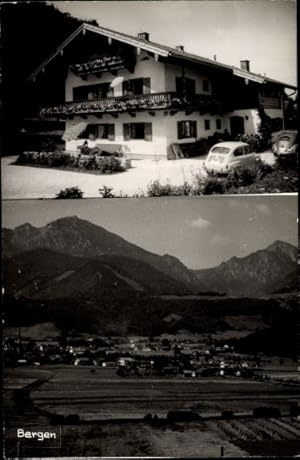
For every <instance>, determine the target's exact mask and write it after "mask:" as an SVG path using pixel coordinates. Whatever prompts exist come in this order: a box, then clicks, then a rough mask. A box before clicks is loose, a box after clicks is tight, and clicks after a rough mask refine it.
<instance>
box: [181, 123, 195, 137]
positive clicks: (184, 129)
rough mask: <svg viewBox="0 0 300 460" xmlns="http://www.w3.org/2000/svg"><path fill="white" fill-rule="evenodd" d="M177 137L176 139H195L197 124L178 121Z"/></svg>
mask: <svg viewBox="0 0 300 460" xmlns="http://www.w3.org/2000/svg"><path fill="white" fill-rule="evenodd" d="M177 137H178V139H184V138H188V137H197V122H196V121H191V120H185V121H178V122H177Z"/></svg>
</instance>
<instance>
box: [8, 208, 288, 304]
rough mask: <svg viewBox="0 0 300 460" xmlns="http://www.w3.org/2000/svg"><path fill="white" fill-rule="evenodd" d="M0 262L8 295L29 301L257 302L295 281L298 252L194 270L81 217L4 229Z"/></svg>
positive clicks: (284, 250) (261, 253) (271, 250)
mask: <svg viewBox="0 0 300 460" xmlns="http://www.w3.org/2000/svg"><path fill="white" fill-rule="evenodd" d="M3 254H4V281H5V288H6V290H7V291H8V292H10V293H13V294H14V295H18V296H25V297H28V296H29V297H30V298H37V297H39V298H44V297H46V298H47V297H49V296H50V295H51V296H52V297H53V296H54V297H57V298H58V297H69V296H75V295H84V294H86V295H88V296H89V297H93V295H95V296H96V297H98V296H101V295H103V292H106V293H107V294H108V293H109V292H111V293H112V295H113V293H114V292H117V293H118V295H121V294H122V295H123V294H125V293H126V294H127V295H128V294H129V293H132V294H133V293H139V292H144V293H147V294H150V295H151V294H152V295H161V294H176V295H188V294H203V293H207V292H210V293H216V294H217V293H219V294H220V293H221V294H226V295H229V296H240V297H241V296H242V297H243V296H249V297H251V296H252V297H257V296H264V295H268V294H271V293H273V292H274V291H278V290H283V291H284V290H285V289H286V288H288V286H289V285H292V284H293V283H295V280H296V273H297V248H296V247H294V246H292V245H291V244H289V243H286V242H283V241H275V242H274V243H273V244H271V245H270V246H268V247H267V248H265V249H262V250H258V251H256V252H254V253H252V254H250V255H248V256H246V257H242V258H238V257H232V258H231V259H229V260H228V261H226V262H222V263H221V264H220V265H219V266H217V267H214V268H209V269H202V270H190V269H189V268H188V267H186V266H185V265H184V264H183V263H182V262H181V261H180V260H179V259H177V258H176V257H173V256H171V255H168V254H166V255H163V256H160V255H157V254H154V253H152V252H149V251H146V250H145V249H142V248H141V247H139V246H137V245H135V244H132V243H130V242H128V241H126V240H125V239H123V238H121V237H120V236H118V235H116V234H114V233H112V232H109V231H107V230H105V229H104V228H102V227H99V226H97V225H95V224H92V223H91V222H88V221H86V220H82V219H79V218H78V217H64V218H61V219H58V220H56V221H54V222H51V223H50V224H47V225H45V226H44V227H41V228H37V227H34V226H32V225H31V224H28V223H26V224H23V225H20V226H18V227H16V228H15V229H14V230H12V229H3ZM93 293H94V294H93Z"/></svg>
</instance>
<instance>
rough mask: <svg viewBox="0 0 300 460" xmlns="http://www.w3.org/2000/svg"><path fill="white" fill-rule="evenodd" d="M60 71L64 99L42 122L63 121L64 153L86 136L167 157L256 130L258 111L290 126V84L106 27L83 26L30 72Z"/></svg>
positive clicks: (134, 152) (138, 153) (45, 110)
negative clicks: (175, 148) (187, 146)
mask: <svg viewBox="0 0 300 460" xmlns="http://www.w3.org/2000/svg"><path fill="white" fill-rule="evenodd" d="M57 72H58V73H59V75H60V76H61V77H60V78H65V94H64V96H63V94H62V93H60V94H59V95H58V94H57V95H55V88H51V90H50V88H49V90H50V91H49V94H51V95H52V96H51V97H52V98H51V100H48V101H47V102H48V105H47V104H46V105H45V106H44V107H42V108H41V111H40V115H41V117H43V118H44V119H51V118H54V119H57V120H58V119H59V120H65V134H64V139H65V141H66V143H65V148H66V150H67V151H70V152H76V151H77V152H78V147H79V146H80V145H82V143H83V139H85V138H86V139H89V142H94V144H97V145H98V144H99V145H100V146H102V147H103V146H107V149H109V145H111V147H112V148H113V149H114V148H116V146H119V147H120V148H121V150H122V151H123V152H124V153H125V154H126V155H127V156H128V157H132V158H141V157H142V158H167V156H168V152H169V150H170V146H171V145H172V144H173V143H188V142H189V143H192V142H194V141H195V140H197V139H200V138H207V137H209V136H212V135H214V134H215V133H220V136H221V135H222V134H223V133H224V131H225V130H227V131H228V132H229V133H230V134H231V135H232V136H236V135H237V134H244V133H245V134H253V133H256V132H257V129H258V126H259V123H260V117H259V114H258V108H259V107H263V109H264V110H265V113H266V114H267V115H269V116H270V117H271V118H272V120H273V121H274V130H276V129H280V128H282V127H284V102H285V100H286V98H287V95H286V94H285V92H284V90H285V89H290V90H295V89H296V88H295V87H293V86H292V85H289V84H285V83H282V82H279V81H276V80H273V79H271V78H267V77H266V76H262V75H257V74H254V73H252V72H251V71H250V63H249V61H247V60H244V61H241V67H240V68H237V67H233V66H229V65H225V64H221V63H219V62H217V61H216V60H211V59H207V58H203V57H200V56H196V55H193V54H190V53H187V52H186V51H185V50H184V48H183V47H182V46H177V47H176V48H170V47H167V46H163V45H159V44H156V43H153V42H152V41H150V37H149V34H148V33H146V32H145V33H139V34H138V36H137V37H133V36H129V35H127V34H124V33H120V32H115V31H112V30H109V29H106V28H103V27H96V26H93V25H89V24H82V25H81V26H80V27H79V28H78V29H77V30H76V31H75V32H74V33H73V34H72V35H71V36H70V37H69V38H68V39H67V40H65V42H64V43H62V44H61V46H60V47H59V48H58V49H57V50H56V51H55V52H54V53H53V54H52V55H51V56H49V57H48V58H47V59H46V60H45V61H44V62H43V63H42V64H41V65H40V66H39V67H38V68H37V69H36V70H35V71H34V72H33V74H32V75H31V81H33V82H35V84H37V83H38V80H39V79H43V78H45V75H46V74H48V78H49V75H50V78H51V74H52V75H53V78H54V76H56V77H57Z"/></svg>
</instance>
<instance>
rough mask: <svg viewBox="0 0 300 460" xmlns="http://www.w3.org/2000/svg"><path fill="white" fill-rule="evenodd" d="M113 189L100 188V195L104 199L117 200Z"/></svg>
mask: <svg viewBox="0 0 300 460" xmlns="http://www.w3.org/2000/svg"><path fill="white" fill-rule="evenodd" d="M112 191H113V188H112V187H107V185H103V187H102V188H99V193H100V195H101V196H102V198H115V195H114V194H113V193H112Z"/></svg>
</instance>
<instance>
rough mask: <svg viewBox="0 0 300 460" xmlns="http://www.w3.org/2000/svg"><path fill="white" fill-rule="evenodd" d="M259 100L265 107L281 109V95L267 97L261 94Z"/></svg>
mask: <svg viewBox="0 0 300 460" xmlns="http://www.w3.org/2000/svg"><path fill="white" fill-rule="evenodd" d="M258 101H259V104H260V105H262V106H263V107H264V108H265V109H281V100H280V98H279V97H266V96H261V95H259V97H258Z"/></svg>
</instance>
